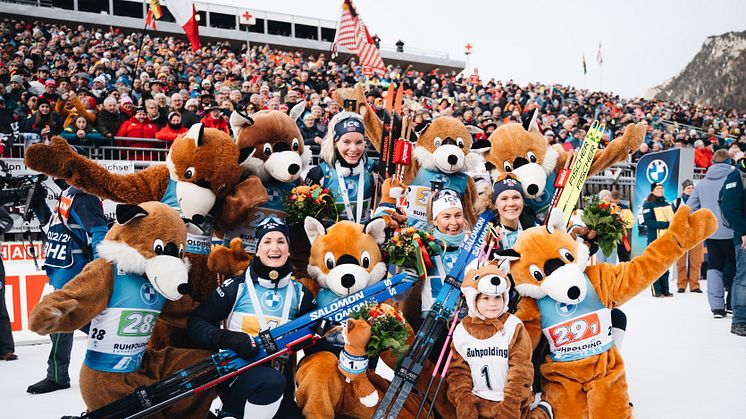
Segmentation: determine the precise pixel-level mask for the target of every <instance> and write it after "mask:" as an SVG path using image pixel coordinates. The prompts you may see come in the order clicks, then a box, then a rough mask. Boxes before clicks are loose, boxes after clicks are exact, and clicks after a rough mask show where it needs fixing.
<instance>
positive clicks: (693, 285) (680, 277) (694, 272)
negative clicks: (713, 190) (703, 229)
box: [673, 179, 704, 294]
mask: <svg viewBox="0 0 746 419" xmlns="http://www.w3.org/2000/svg"><path fill="white" fill-rule="evenodd" d="M693 191H694V182H692V181H691V180H690V179H686V180H684V181H683V182H681V196H680V197H678V198H676V199H675V200H674V201H673V210H674V212H676V211H677V210H678V209H679V207H681V206H682V205H685V204H687V203H688V202H689V197H690V196H691V195H692V192H693ZM703 259H704V243H700V244H698V245H696V246H694V247H693V248H691V249H689V251H688V252H686V253H684V254H683V255H682V256H681V257H680V258H679V260H677V261H676V287H677V292H678V293H680V294H681V293H683V292H684V291H686V287H687V285H689V291H690V292H695V293H702V290H700V288H699V274H700V271H701V270H702V260H703ZM687 262H689V264H688V265H689V266H688V267H689V269H688V270H687Z"/></svg>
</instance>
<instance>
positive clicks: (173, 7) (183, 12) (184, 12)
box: [163, 0, 199, 51]
mask: <svg viewBox="0 0 746 419" xmlns="http://www.w3.org/2000/svg"><path fill="white" fill-rule="evenodd" d="M163 3H164V4H165V5H166V7H168V10H169V11H170V12H171V14H172V15H173V16H174V19H175V20H176V23H177V24H179V26H181V27H182V28H183V29H184V33H185V34H186V37H187V39H188V40H189V43H190V44H192V51H197V50H198V49H199V29H198V28H199V26H198V25H197V20H198V18H197V16H198V15H197V9H195V7H194V2H193V1H192V0H166V1H164V2H163Z"/></svg>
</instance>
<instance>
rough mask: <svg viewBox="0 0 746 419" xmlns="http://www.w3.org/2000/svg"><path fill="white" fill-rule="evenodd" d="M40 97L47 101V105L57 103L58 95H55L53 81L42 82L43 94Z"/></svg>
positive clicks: (55, 83)
mask: <svg viewBox="0 0 746 419" xmlns="http://www.w3.org/2000/svg"><path fill="white" fill-rule="evenodd" d="M41 97H43V98H44V99H46V100H48V101H49V103H57V100H58V99H59V98H60V95H59V94H57V82H56V81H55V80H54V79H47V81H45V82H44V93H43V94H42V95H41Z"/></svg>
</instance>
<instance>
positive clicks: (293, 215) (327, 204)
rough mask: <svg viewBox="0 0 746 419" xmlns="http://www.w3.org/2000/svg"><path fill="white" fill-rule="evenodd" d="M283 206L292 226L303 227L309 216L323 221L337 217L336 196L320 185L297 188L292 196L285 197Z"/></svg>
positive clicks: (291, 192)
mask: <svg viewBox="0 0 746 419" xmlns="http://www.w3.org/2000/svg"><path fill="white" fill-rule="evenodd" d="M283 204H284V207H285V211H287V223H288V225H290V226H293V225H298V224H301V225H302V224H303V222H304V221H305V219H306V217H308V216H311V217H313V218H316V219H318V220H321V219H323V218H336V217H335V216H336V215H337V207H336V205H334V196H332V194H331V192H329V189H328V188H322V187H321V186H319V185H311V186H305V185H301V186H296V187H295V188H293V190H292V191H290V194H288V195H287V196H285V198H284V199H283Z"/></svg>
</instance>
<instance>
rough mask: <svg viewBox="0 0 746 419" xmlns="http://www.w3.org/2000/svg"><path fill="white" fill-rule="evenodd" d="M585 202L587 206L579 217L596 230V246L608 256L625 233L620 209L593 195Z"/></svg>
mask: <svg viewBox="0 0 746 419" xmlns="http://www.w3.org/2000/svg"><path fill="white" fill-rule="evenodd" d="M587 202H588V206H587V207H586V208H584V209H583V215H582V217H581V219H582V220H583V222H584V223H585V225H586V226H587V227H588V228H589V229H591V230H594V231H595V232H596V238H597V239H596V240H597V242H598V247H599V248H600V249H601V251H602V252H603V253H604V256H606V257H609V256H611V253H612V252H613V251H614V247H615V246H616V244H617V243H619V242H620V241H621V240H622V239H623V238H624V235H625V222H624V219H623V218H622V209H621V208H620V207H619V206H618V205H616V204H614V203H612V202H608V201H600V200H599V199H598V197H595V196H594V197H593V198H591V199H590V200H588V201H587Z"/></svg>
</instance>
